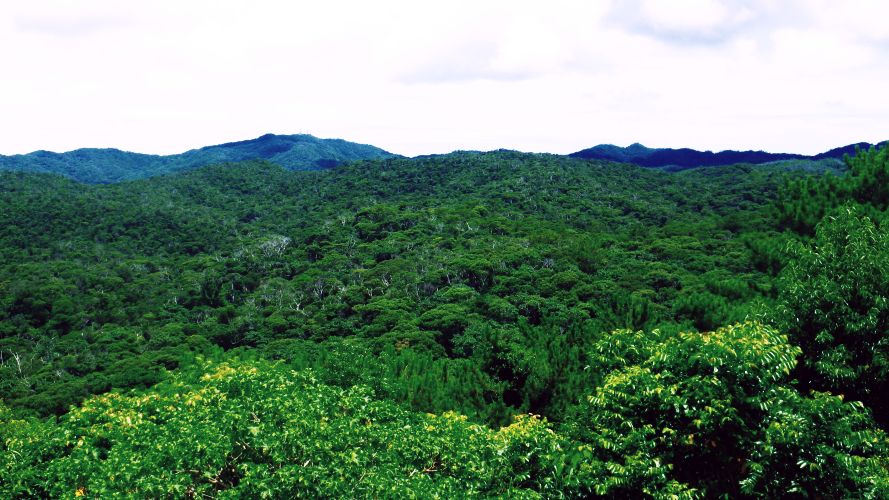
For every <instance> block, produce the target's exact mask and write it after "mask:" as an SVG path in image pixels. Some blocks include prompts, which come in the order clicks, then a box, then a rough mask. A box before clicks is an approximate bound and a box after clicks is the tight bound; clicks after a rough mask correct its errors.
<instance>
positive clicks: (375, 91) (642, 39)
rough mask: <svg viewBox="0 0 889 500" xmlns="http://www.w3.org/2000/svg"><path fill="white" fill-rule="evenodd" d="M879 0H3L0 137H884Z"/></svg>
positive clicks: (166, 149) (187, 141) (147, 147)
mask: <svg viewBox="0 0 889 500" xmlns="http://www.w3.org/2000/svg"><path fill="white" fill-rule="evenodd" d="M887 19H889V2H886V1H884V0H870V1H868V0H842V1H838V0H788V1H768V0H738V1H720V0H669V1H667V0H615V1H583V0H577V1H559V0H547V1H545V2H544V1H536V2H523V1H517V0H511V1H484V0H474V1H467V2H463V1H456V0H448V1H441V2H438V1H437V2H424V1H420V0H413V1H385V0H374V1H366V0H365V1H352V2H347V1H335V0H334V1H331V0H324V1H312V2H302V1H262V0H259V1H257V0H253V1H249V2H248V1H241V2H235V1H220V0H213V1H186V0H173V1H166V0H153V1H150V2H122V1H119V0H108V1H105V0H76V1H74V0H72V1H33V2H31V1H21V2H3V4H2V5H0V154H14V153H26V152H30V151H33V150H37V149H48V150H52V151H67V150H71V149H75V148H79V147H117V148H121V149H126V150H131V151H139V152H146V153H161V154H167V153H177V152H182V151H185V150H187V149H192V148H195V147H200V146H205V145H210V144H217V143H221V142H227V141H232V140H241V139H248V138H253V137H256V136H259V135H261V134H263V133H266V132H272V133H279V134H290V133H310V134H313V135H316V136H319V137H340V138H344V139H347V140H351V141H356V142H363V143H369V144H374V145H376V146H380V147H382V148H384V149H387V150H389V151H392V152H395V153H400V154H405V155H417V154H425V153H441V152H449V151H452V150H455V149H482V150H488V149H496V148H510V149H519V150H523V151H546V152H553V153H568V152H572V151H576V150H579V149H583V148H586V147H589V146H593V145H595V144H599V143H613V144H618V145H628V144H630V143H632V142H641V143H643V144H646V145H648V146H660V147H679V146H687V147H694V148H698V149H712V150H722V149H764V150H768V151H782V152H799V153H815V152H820V151H823V150H826V149H829V148H831V147H834V146H839V145H844V144H848V143H851V142H858V141H870V142H875V141H880V140H885V139H889V21H887Z"/></svg>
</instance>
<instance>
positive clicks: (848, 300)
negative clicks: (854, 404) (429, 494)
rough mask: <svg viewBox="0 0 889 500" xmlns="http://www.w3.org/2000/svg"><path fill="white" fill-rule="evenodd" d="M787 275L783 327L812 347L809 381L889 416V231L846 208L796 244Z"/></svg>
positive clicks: (804, 375)
mask: <svg viewBox="0 0 889 500" xmlns="http://www.w3.org/2000/svg"><path fill="white" fill-rule="evenodd" d="M792 253H793V255H794V259H793V260H792V261H791V263H790V265H788V266H787V268H786V269H785V270H784V273H783V274H782V276H781V293H780V295H779V300H780V306H779V308H778V311H779V312H780V316H779V322H778V324H779V325H780V327H781V328H783V329H784V330H785V331H787V332H788V334H789V335H790V336H791V339H792V340H793V341H794V342H795V343H796V344H798V345H799V346H801V347H802V348H803V352H804V353H805V357H804V362H803V366H802V367H801V370H802V372H801V373H800V378H801V380H802V381H803V382H805V383H806V385H807V386H811V387H814V388H816V389H819V390H830V391H832V392H835V393H839V394H845V395H846V396H847V397H848V398H850V399H854V400H862V401H865V402H866V403H867V404H868V405H869V406H870V407H871V408H873V410H874V411H875V412H876V414H877V416H878V418H880V419H881V420H883V421H885V420H886V419H887V418H889V406H887V402H886V395H887V394H889V232H887V230H886V229H885V227H883V228H880V229H878V228H877V227H876V226H875V225H874V223H873V221H871V220H870V219H869V218H867V217H866V216H863V215H861V213H860V212H859V211H857V210H854V209H851V208H843V209H841V210H839V211H838V212H837V213H836V215H834V216H829V217H827V218H825V219H824V220H823V221H822V222H821V223H820V224H819V225H818V226H817V228H816V236H815V239H814V241H813V242H812V244H811V245H802V244H800V245H797V246H795V247H794V248H793V252H792Z"/></svg>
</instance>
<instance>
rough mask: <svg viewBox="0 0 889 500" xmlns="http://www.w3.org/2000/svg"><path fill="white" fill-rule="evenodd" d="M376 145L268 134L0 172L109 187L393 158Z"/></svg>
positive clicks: (61, 159) (33, 158)
mask: <svg viewBox="0 0 889 500" xmlns="http://www.w3.org/2000/svg"><path fill="white" fill-rule="evenodd" d="M394 156H397V155H394V154H392V153H389V152H388V151H385V150H383V149H380V148H378V147H375V146H370V145H366V144H357V143H354V142H348V141H345V140H342V139H319V138H317V137H314V136H312V135H307V134H299V135H275V134H266V135H263V136H261V137H257V138H256V139H250V140H246V141H238V142H229V143H226V144H218V145H215V146H207V147H203V148H200V149H192V150H190V151H186V152H184V153H180V154H174V155H150V154H142V153H131V152H128V151H121V150H119V149H110V148H108V149H96V148H85V149H77V150H74V151H69V152H66V153H53V152H50V151H35V152H33V153H28V154H24V155H11V156H3V155H0V170H17V171H26V172H43V173H55V174H61V175H64V176H66V177H70V178H72V179H74V180H77V181H81V182H88V183H94V184H106V183H111V182H120V181H125V180H134V179H143V178H146V177H153V176H156V175H162V174H166V173H171V172H178V171H183V170H191V169H194V168H198V167H202V166H205V165H212V164H214V163H225V162H236V161H245V160H268V161H270V162H273V163H276V164H278V165H281V166H282V167H284V168H286V169H288V170H319V169H325V168H331V167H335V166H337V165H341V164H343V163H346V162H350V161H356V160H370V159H378V158H389V157H394Z"/></svg>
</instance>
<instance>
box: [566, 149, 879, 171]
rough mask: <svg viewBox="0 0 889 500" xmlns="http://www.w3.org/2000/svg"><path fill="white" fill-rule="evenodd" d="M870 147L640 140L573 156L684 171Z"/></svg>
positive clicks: (826, 156) (833, 156) (827, 156)
mask: <svg viewBox="0 0 889 500" xmlns="http://www.w3.org/2000/svg"><path fill="white" fill-rule="evenodd" d="M869 147H871V144H869V143H866V142H860V143H858V144H850V145H848V146H843V147H839V148H835V149H831V150H830V151H826V152H824V153H821V154H817V155H813V156H807V155H801V154H792V153H767V152H765V151H720V152H718V153H714V152H712V151H697V150H694V149H688V148H681V149H671V148H648V147H645V146H643V145H641V144H638V143H636V144H632V145H630V146H628V147H625V148H622V147H620V146H614V145H611V144H600V145H598V146H595V147H592V148H589V149H584V150H582V151H578V152H576V153H572V154H570V155H569V156H572V157H574V158H584V159H590V160H610V161H619V162H624V163H633V164H636V165H640V166H643V167H653V168H666V169H668V170H683V169H687V168H695V167H714V166H719V165H734V164H738V163H749V164H762V163H771V162H776V161H785V160H812V161H819V160H836V161H837V162H839V161H841V160H842V158H843V156H844V155H846V154H855V149H856V148H862V149H866V148H869Z"/></svg>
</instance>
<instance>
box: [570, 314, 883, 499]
mask: <svg viewBox="0 0 889 500" xmlns="http://www.w3.org/2000/svg"><path fill="white" fill-rule="evenodd" d="M799 354H800V349H799V348H797V347H794V346H792V345H790V344H789V343H788V342H787V337H786V336H783V335H780V334H778V332H776V331H775V330H772V329H771V328H768V327H765V326H763V325H760V324H756V323H745V324H739V325H734V326H730V327H725V328H722V329H720V330H717V331H715V332H712V333H706V334H699V333H682V334H679V335H671V334H665V333H662V332H659V331H653V332H651V333H643V332H631V331H617V332H614V333H611V334H609V335H606V336H604V337H603V338H602V340H601V341H599V342H598V343H597V344H596V345H595V346H594V347H593V353H592V356H591V365H590V369H591V370H593V371H597V372H600V373H603V374H604V377H603V379H602V382H601V383H599V384H598V385H597V387H596V390H595V392H594V393H593V394H592V395H591V396H590V397H589V398H588V399H587V400H586V401H584V402H582V403H581V404H580V405H579V406H578V408H577V409H576V410H575V411H576V412H577V415H576V416H575V419H574V420H575V423H574V424H573V425H572V426H569V428H568V430H569V433H570V435H571V436H572V437H574V438H575V439H577V440H579V441H581V442H585V443H587V445H586V446H581V447H580V451H581V452H582V453H583V454H584V456H585V457H586V459H585V460H584V463H583V465H581V470H580V473H579V474H580V476H581V477H584V476H585V475H587V474H589V475H590V476H592V477H595V478H596V480H594V481H590V483H589V484H590V485H591V486H590V487H591V489H592V492H594V493H596V494H598V495H606V496H611V497H615V496H617V497H624V496H634V495H637V494H638V493H639V492H644V493H645V494H646V495H651V496H654V497H660V498H676V497H685V498H691V497H697V496H704V497H708V498H719V497H728V498H735V497H739V496H741V495H742V494H745V495H750V494H752V495H756V496H762V495H765V496H767V497H780V496H784V495H791V494H802V495H805V496H810V497H830V498H845V497H850V496H859V495H861V496H870V497H874V496H879V495H881V494H885V493H886V492H887V491H889V490H887V489H886V488H887V487H889V483H887V481H889V472H887V466H889V455H887V453H889V440H887V437H886V435H885V434H884V433H883V432H882V431H881V430H879V429H877V428H875V427H874V425H873V422H872V421H871V420H870V418H869V415H868V413H867V411H866V410H865V409H864V407H863V406H862V405H860V404H848V403H842V402H841V400H840V398H836V397H832V396H828V395H824V394H816V395H814V396H813V397H812V398H807V397H803V396H801V395H800V394H799V393H797V392H796V391H795V390H793V389H791V388H790V386H789V384H788V382H789V374H790V373H791V370H792V369H793V367H794V365H795V364H796V359H795V358H796V357H797V356H798V355H799Z"/></svg>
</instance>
